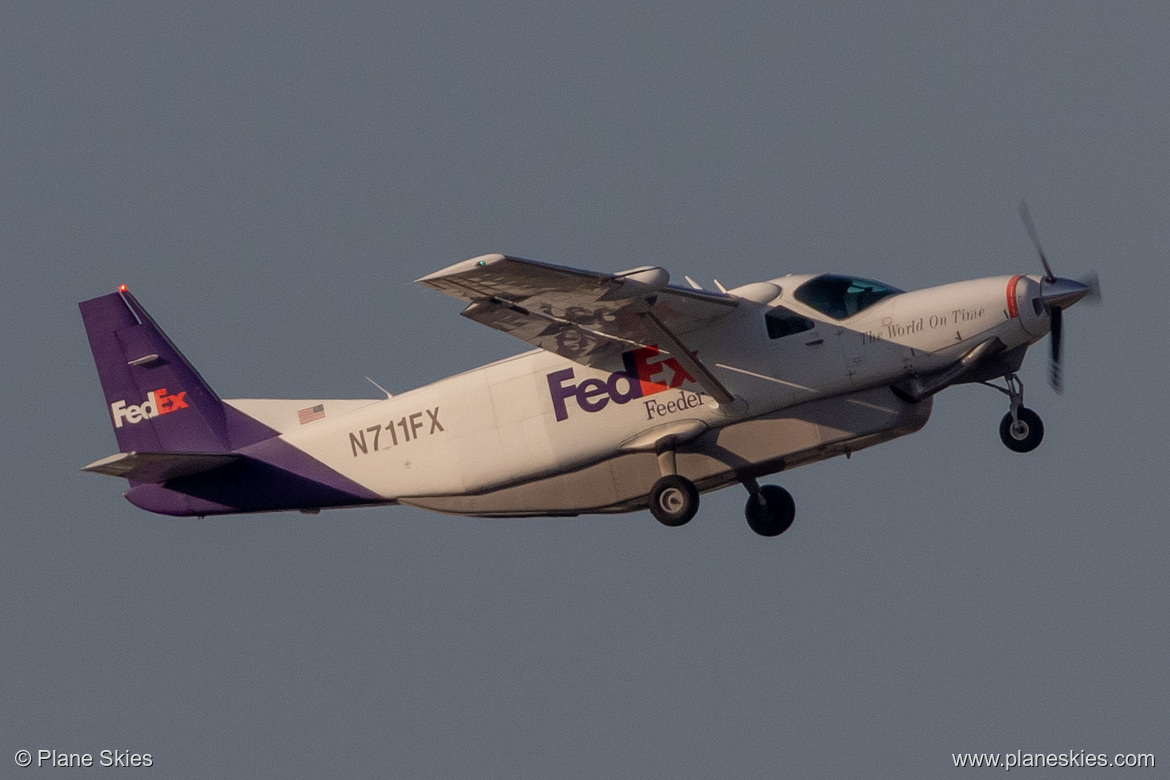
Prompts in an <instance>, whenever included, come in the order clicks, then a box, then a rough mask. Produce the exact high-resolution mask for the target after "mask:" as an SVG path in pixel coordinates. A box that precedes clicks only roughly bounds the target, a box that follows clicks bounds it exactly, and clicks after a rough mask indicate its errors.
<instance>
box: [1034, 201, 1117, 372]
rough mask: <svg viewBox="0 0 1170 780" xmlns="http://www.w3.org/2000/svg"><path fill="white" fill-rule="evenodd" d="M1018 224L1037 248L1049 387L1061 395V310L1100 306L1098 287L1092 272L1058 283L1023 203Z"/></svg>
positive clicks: (1060, 280) (1062, 324)
mask: <svg viewBox="0 0 1170 780" xmlns="http://www.w3.org/2000/svg"><path fill="white" fill-rule="evenodd" d="M1020 220H1021V221H1022V222H1023V223H1024V229H1025V230H1027V231H1028V237H1029V238H1030V239H1032V245H1033V246H1035V247H1036V254H1038V255H1040V263H1041V265H1043V266H1044V279H1043V280H1042V281H1041V282H1040V300H1041V301H1042V302H1043V304H1044V308H1046V309H1048V316H1049V325H1048V327H1049V337H1050V338H1049V344H1050V346H1051V348H1052V353H1051V356H1050V359H1049V365H1048V383H1049V384H1050V385H1052V389H1053V390H1055V391H1056V392H1058V393H1059V392H1061V390H1062V389H1063V388H1064V376H1063V373H1062V369H1061V363H1060V351H1061V344H1062V342H1063V339H1064V309H1065V308H1066V307H1068V306H1071V305H1073V304H1074V303H1076V302H1077V301H1079V300H1080V299H1081V298H1085V299H1086V300H1088V301H1091V302H1093V303H1100V302H1101V283H1100V281H1099V280H1098V279H1097V273H1096V272H1095V271H1094V272H1092V273H1090V274H1088V275H1087V276H1085V277H1082V279H1081V280H1079V281H1078V280H1074V279H1058V278H1057V276H1056V274H1054V273H1052V266H1051V265H1049V264H1048V257H1047V256H1046V255H1045V254H1044V247H1042V246H1040V237H1039V235H1037V233H1036V226H1035V225H1033V224H1032V215H1031V213H1029V211H1028V204H1027V202H1026V201H1023V200H1021V201H1020Z"/></svg>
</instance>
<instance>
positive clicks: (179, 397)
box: [110, 387, 187, 428]
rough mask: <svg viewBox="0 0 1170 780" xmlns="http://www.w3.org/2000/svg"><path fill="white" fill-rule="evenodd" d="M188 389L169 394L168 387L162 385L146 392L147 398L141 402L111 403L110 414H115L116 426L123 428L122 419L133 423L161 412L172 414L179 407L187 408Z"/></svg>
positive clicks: (156, 415)
mask: <svg viewBox="0 0 1170 780" xmlns="http://www.w3.org/2000/svg"><path fill="white" fill-rule="evenodd" d="M186 398H187V391H185V390H181V391H179V392H178V393H175V394H174V395H167V389H166V388H165V387H160V388H159V389H158V390H151V391H150V392H149V393H147V394H146V400H145V401H143V402H142V403H140V404H132V405H130V406H127V405H126V402H125V401H115V402H114V403H112V404H110V414H112V415H113V416H114V427H115V428H121V427H122V421H123V420H125V421H126V422H128V423H130V424H131V425H133V424H134V423H137V422H141V421H143V420H149V419H151V418H152V417H158V416H159V415H160V414H170V413H171V412H173V411H175V410H177V409H186V408H187V401H186Z"/></svg>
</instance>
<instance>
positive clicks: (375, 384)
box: [366, 377, 394, 398]
mask: <svg viewBox="0 0 1170 780" xmlns="http://www.w3.org/2000/svg"><path fill="white" fill-rule="evenodd" d="M366 381H367V382H369V383H370V384H371V385H373V386H374V387H376V388H378V389H379V390H381V391H382V392H383V393H385V394H386V397H387V398H393V397H394V396H393V395H392V394H391V393H390V391H389V390H387V389H386V388H384V387H382V386H381V385H380V384H378V383H377V382H375V381H374V380H373V379H370V378H369V377H366Z"/></svg>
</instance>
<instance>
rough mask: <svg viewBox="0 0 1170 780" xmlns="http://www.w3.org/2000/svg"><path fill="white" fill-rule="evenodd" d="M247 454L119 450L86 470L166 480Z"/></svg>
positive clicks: (136, 480)
mask: <svg viewBox="0 0 1170 780" xmlns="http://www.w3.org/2000/svg"><path fill="white" fill-rule="evenodd" d="M243 457H244V456H243V455H232V454H225V453H206V452H119V453H118V454H117V455H111V456H110V457H108V458H102V459H101V460H97V461H94V462H93V463H91V464H89V465H88V466H86V467H85V468H83V469H82V471H91V472H93V473H94V474H108V475H109V476H111V477H123V478H125V479H128V480H130V481H132V482H166V481H167V480H168V479H176V478H178V477H189V476H191V475H192V474H201V473H203V472H204V471H211V470H212V469H216V468H219V467H220V466H226V465H227V464H229V463H232V462H234V461H237V460H240V459H241V458H243Z"/></svg>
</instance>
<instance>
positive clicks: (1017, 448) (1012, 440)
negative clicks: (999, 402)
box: [983, 374, 1044, 452]
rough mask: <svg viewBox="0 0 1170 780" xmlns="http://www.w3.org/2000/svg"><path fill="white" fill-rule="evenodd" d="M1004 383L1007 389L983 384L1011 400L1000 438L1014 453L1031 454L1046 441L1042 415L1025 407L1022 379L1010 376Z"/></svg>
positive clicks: (1000, 429) (1001, 423) (1001, 422)
mask: <svg viewBox="0 0 1170 780" xmlns="http://www.w3.org/2000/svg"><path fill="white" fill-rule="evenodd" d="M1004 381H1005V382H1006V384H1007V388H1006V389H1005V388H1003V387H1000V386H999V385H993V384H991V383H990V382H984V383H983V384H985V385H987V386H988V387H993V388H995V389H996V390H998V391H1000V392H1001V393H1004V394H1005V395H1007V397H1008V398H1009V399H1011V404H1012V406H1011V411H1009V412H1008V413H1007V414H1005V415H1004V416H1003V419H1002V420H1000V422H999V438H1000V440H1002V441H1003V443H1004V446H1006V447H1007V448H1008V449H1009V450H1011V451H1012V452H1031V451H1032V450H1034V449H1036V448H1037V447H1039V446H1040V442H1041V441H1043V440H1044V423H1043V422H1041V420H1040V415H1038V414H1036V413H1035V412H1033V411H1032V410H1031V409H1029V408H1028V407H1026V406H1024V383H1023V382H1022V381H1020V378H1019V377H1018V376H1016V375H1015V374H1008V375H1007V376H1005V377H1004Z"/></svg>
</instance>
